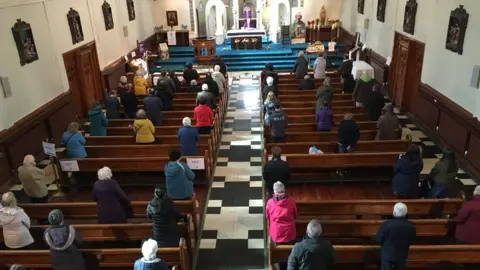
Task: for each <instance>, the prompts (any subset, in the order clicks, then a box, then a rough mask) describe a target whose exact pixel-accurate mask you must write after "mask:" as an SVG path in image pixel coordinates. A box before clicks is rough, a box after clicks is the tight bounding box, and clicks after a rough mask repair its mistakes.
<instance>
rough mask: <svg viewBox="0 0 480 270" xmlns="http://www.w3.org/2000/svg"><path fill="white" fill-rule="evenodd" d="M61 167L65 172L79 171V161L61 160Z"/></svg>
mask: <svg viewBox="0 0 480 270" xmlns="http://www.w3.org/2000/svg"><path fill="white" fill-rule="evenodd" d="M60 167H62V171H64V172H78V171H80V169H79V168H78V162H77V161H76V160H60Z"/></svg>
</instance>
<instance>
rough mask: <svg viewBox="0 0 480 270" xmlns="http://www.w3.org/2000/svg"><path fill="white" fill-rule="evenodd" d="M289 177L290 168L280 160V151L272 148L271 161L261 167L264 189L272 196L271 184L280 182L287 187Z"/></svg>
mask: <svg viewBox="0 0 480 270" xmlns="http://www.w3.org/2000/svg"><path fill="white" fill-rule="evenodd" d="M291 176H292V174H291V172H290V166H288V163H287V162H286V161H283V160H282V149H281V148H280V147H278V146H274V147H273V148H272V159H271V160H269V161H268V162H267V163H266V164H265V166H264V167H263V181H265V188H266V189H267V191H268V193H269V196H272V195H273V194H274V192H273V191H274V190H273V183H275V182H276V181H280V182H282V183H283V184H284V185H286V186H288V183H289V182H290V178H291Z"/></svg>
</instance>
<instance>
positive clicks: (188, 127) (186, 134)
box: [177, 117, 200, 156]
mask: <svg viewBox="0 0 480 270" xmlns="http://www.w3.org/2000/svg"><path fill="white" fill-rule="evenodd" d="M182 124H183V127H181V128H180V129H179V130H178V134H177V138H178V140H179V141H180V146H181V148H180V151H181V154H182V156H196V155H197V142H198V140H200V134H199V133H198V130H197V129H196V128H194V127H192V121H191V120H190V118H188V117H185V118H183V121H182Z"/></svg>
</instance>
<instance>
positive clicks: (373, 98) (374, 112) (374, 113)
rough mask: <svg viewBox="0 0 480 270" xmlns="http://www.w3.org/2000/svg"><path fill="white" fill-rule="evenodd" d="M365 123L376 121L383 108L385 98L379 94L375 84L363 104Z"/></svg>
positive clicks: (378, 87)
mask: <svg viewBox="0 0 480 270" xmlns="http://www.w3.org/2000/svg"><path fill="white" fill-rule="evenodd" d="M363 106H364V108H365V113H366V116H367V121H378V118H380V116H381V115H382V109H383V108H384V107H385V97H384V96H383V95H382V93H380V85H378V84H376V85H375V86H374V87H373V89H372V92H371V93H370V94H369V95H368V97H367V98H366V99H365V102H364V104H363Z"/></svg>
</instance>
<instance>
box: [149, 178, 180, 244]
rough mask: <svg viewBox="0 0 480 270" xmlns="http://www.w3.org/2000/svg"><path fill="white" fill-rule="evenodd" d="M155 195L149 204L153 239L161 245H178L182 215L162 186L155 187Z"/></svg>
mask: <svg viewBox="0 0 480 270" xmlns="http://www.w3.org/2000/svg"><path fill="white" fill-rule="evenodd" d="M153 196H154V197H153V200H151V201H150V202H149V203H148V206H147V218H148V219H150V220H152V239H153V240H155V241H157V243H158V246H159V247H178V243H179V242H180V230H179V228H178V224H177V222H178V221H179V220H180V218H181V217H182V216H181V215H180V212H179V211H178V209H177V207H176V206H175V203H174V202H173V201H172V200H171V199H170V198H168V197H167V194H166V192H165V191H164V190H163V189H162V188H160V187H155V192H154V194H153Z"/></svg>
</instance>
